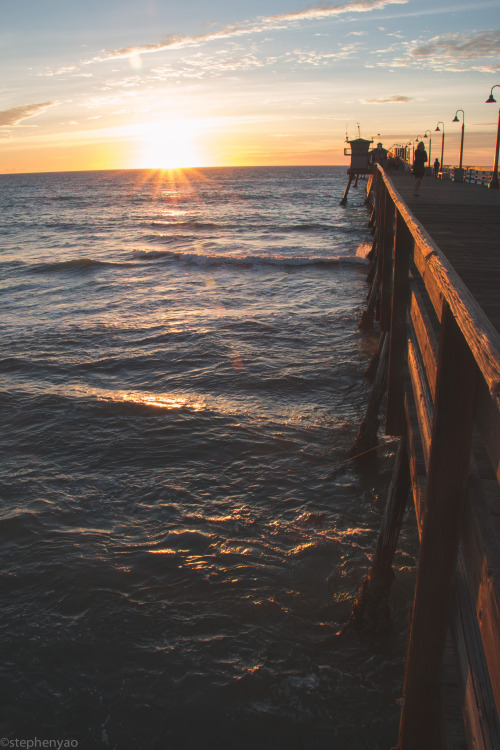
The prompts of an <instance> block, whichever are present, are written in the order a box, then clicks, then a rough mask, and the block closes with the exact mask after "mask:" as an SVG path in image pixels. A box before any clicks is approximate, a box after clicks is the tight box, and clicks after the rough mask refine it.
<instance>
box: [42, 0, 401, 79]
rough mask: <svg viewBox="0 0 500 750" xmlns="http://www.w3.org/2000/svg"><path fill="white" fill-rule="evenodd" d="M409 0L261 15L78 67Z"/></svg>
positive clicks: (354, 0)
mask: <svg viewBox="0 0 500 750" xmlns="http://www.w3.org/2000/svg"><path fill="white" fill-rule="evenodd" d="M408 2H409V0H347V2H344V3H342V4H340V5H329V4H325V5H321V6H315V7H310V8H305V9H304V10H299V11H296V12H293V13H281V14H279V15H275V16H267V17H266V16H264V17H260V18H257V19H256V20H254V21H247V22H244V23H241V24H231V25H229V26H225V27H224V28H222V29H218V30H216V31H211V32H208V33H206V34H199V35H195V36H174V35H170V36H168V37H166V38H165V39H164V40H163V41H161V42H156V43H154V44H145V45H139V46H134V47H124V48H122V49H115V50H104V51H103V52H102V53H101V54H100V55H97V56H96V57H93V58H91V59H89V60H84V61H83V62H82V63H81V64H80V66H83V65H91V64H93V63H100V62H105V61H108V60H119V59H123V58H128V57H132V56H137V55H145V54H150V53H155V52H163V51H165V50H176V49H185V48H189V47H198V46H200V45H204V44H207V43H209V42H213V41H217V40H221V39H234V38H237V37H241V36H246V35H249V34H260V33H263V32H267V31H272V30H279V29H288V28H290V27H293V26H295V25H297V24H298V23H301V22H304V21H319V20H323V19H326V18H335V17H337V16H341V15H345V14H346V13H368V12H370V11H374V10H380V9H382V8H385V7H386V6H387V5H405V4H407V3H408ZM80 66H65V67H64V68H60V69H59V70H58V71H56V73H64V72H68V71H69V70H71V69H75V67H80Z"/></svg>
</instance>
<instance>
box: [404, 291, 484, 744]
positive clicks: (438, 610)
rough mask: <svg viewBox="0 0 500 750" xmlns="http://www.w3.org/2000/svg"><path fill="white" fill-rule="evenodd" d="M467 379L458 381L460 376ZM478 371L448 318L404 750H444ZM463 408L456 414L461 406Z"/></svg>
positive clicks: (406, 684) (441, 356) (408, 677)
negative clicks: (445, 694) (444, 688)
mask: <svg viewBox="0 0 500 750" xmlns="http://www.w3.org/2000/svg"><path fill="white" fill-rule="evenodd" d="M457 372H460V373H461V377H460V378H457V377H456V373H457ZM476 377H477V367H476V363H475V362H474V359H473V358H472V356H471V352H470V350H469V347H468V346H467V342H466V341H465V340H464V338H463V336H462V333H461V331H460V328H459V326H458V324H457V321H456V320H455V317H454V315H453V313H452V311H451V309H450V307H449V306H448V305H446V306H445V309H444V310H443V316H442V321H441V336H440V347H439V358H438V381H437V389H436V401H435V406H434V418H433V427H432V450H431V455H430V460H429V471H428V479H427V491H426V499H425V509H424V524H423V531H422V539H421V545H420V555H419V560H418V568H417V581H416V590H415V602H414V606H413V613H412V620H411V625H410V639H409V645H408V652H407V659H406V668H405V678H404V688H403V699H404V705H403V709H402V713H401V723H400V728H399V747H400V750H422V748H426V750H442V748H443V747H444V738H443V735H442V723H441V707H440V692H439V675H440V668H441V662H442V656H443V651H444V644H445V639H446V631H447V629H448V623H449V614H450V607H451V600H452V594H453V582H454V577H455V571H456V565H457V555H458V546H459V540H460V533H461V526H462V511H463V507H464V504H465V488H466V482H467V474H468V467H469V459H470V448H471V440H472V425H473V417H474V406H475V392H476V386H475V383H476ZM457 404H460V405H461V408H460V410H458V409H457V408H456V405H457Z"/></svg>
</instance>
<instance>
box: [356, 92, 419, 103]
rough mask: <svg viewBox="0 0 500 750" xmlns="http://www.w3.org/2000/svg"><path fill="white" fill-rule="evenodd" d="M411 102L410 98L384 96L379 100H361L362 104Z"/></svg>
mask: <svg viewBox="0 0 500 750" xmlns="http://www.w3.org/2000/svg"><path fill="white" fill-rule="evenodd" d="M411 101H413V99H412V97H411V96H400V95H398V94H396V95H394V96H386V97H383V98H380V99H363V104H407V103H408V102H411Z"/></svg>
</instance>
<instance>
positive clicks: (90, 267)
mask: <svg viewBox="0 0 500 750" xmlns="http://www.w3.org/2000/svg"><path fill="white" fill-rule="evenodd" d="M132 265H134V264H133V263H130V262H128V263H127V262H122V263H118V262H112V261H107V260H96V259H95V258H74V259H73V260H61V261H56V262H51V263H37V264H35V265H32V266H30V267H29V269H28V270H29V271H31V272H32V273H53V272H54V271H55V272H58V271H76V272H81V271H95V270H97V269H99V268H109V267H119V268H123V267H127V266H132Z"/></svg>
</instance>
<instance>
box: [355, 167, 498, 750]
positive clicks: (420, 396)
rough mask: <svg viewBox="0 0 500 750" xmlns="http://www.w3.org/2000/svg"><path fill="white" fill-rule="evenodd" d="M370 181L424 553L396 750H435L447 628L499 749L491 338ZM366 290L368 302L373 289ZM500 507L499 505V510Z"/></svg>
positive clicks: (415, 230)
mask: <svg viewBox="0 0 500 750" xmlns="http://www.w3.org/2000/svg"><path fill="white" fill-rule="evenodd" d="M370 179H372V180H373V181H374V190H373V195H374V213H375V241H374V249H375V250H376V253H375V260H374V264H375V266H374V278H373V287H372V292H373V289H376V293H377V296H378V301H379V305H378V309H379V314H378V317H379V323H380V330H381V339H382V337H383V336H385V337H386V338H388V339H389V347H388V350H389V354H388V371H387V372H388V374H387V401H386V404H387V406H386V424H385V431H386V433H387V434H389V435H400V436H404V440H405V445H407V452H408V461H409V468H410V475H411V485H412V490H413V498H414V504H415V511H416V518H417V524H418V531H419V535H420V552H419V559H418V567H417V578H416V589H415V599H414V605H413V609H412V613H411V621H410V625H409V636H408V646H407V656H406V665H405V677H404V689H403V701H402V704H403V707H402V712H401V722H400V732H399V748H400V750H423V748H425V749H426V750H434V749H437V748H439V750H443V748H444V747H446V745H445V739H444V734H443V731H444V730H443V712H442V707H441V697H440V696H441V692H440V681H441V668H442V661H443V654H444V651H445V644H446V643H447V637H448V634H449V633H450V634H451V640H452V643H453V650H454V654H455V662H456V666H457V671H458V675H459V678H460V693H461V702H462V712H463V718H464V726H465V731H466V736H467V744H468V747H469V748H475V750H478V749H481V750H483V749H484V750H486V749H488V750H492V748H500V723H499V719H498V715H499V712H500V549H499V545H498V537H497V536H496V534H495V533H494V531H493V529H494V524H493V522H492V515H491V503H492V502H493V503H495V502H497V503H498V497H499V495H498V490H499V487H498V482H500V337H499V335H498V333H497V331H496V330H495V328H494V327H493V326H492V324H491V323H490V321H489V320H488V318H487V317H486V316H485V314H484V313H483V311H482V310H481V308H480V307H479V306H478V304H477V303H476V301H475V300H474V299H473V298H472V296H471V295H470V293H469V291H468V290H467V288H466V287H465V285H464V284H463V282H462V281H461V279H460V278H459V277H458V275H457V274H456V272H455V271H454V269H453V268H452V267H451V265H450V264H449V263H448V261H447V260H446V258H445V257H444V256H443V254H442V253H441V251H440V250H439V248H438V247H437V246H436V245H435V243H434V242H433V240H432V239H431V238H430V236H429V235H428V234H427V233H426V231H425V229H424V228H423V227H422V225H421V224H420V223H419V222H418V221H417V220H416V219H415V218H414V217H413V216H412V214H411V212H410V211H409V209H408V208H407V206H406V205H405V203H404V201H403V200H402V199H401V197H400V196H399V194H398V193H397V191H396V190H395V188H394V186H393V185H392V183H391V181H390V178H388V177H387V175H386V174H385V173H384V172H383V170H382V169H380V168H378V169H377V171H376V173H375V174H374V175H373V177H372V178H370ZM372 296H373V294H372ZM496 510H497V512H500V504H498V505H497V508H496Z"/></svg>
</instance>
